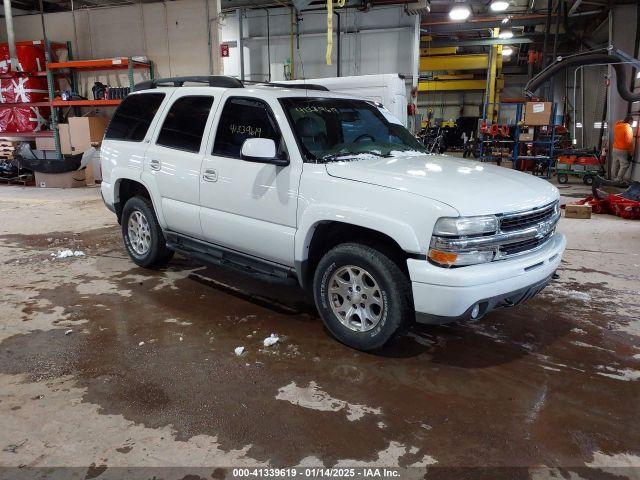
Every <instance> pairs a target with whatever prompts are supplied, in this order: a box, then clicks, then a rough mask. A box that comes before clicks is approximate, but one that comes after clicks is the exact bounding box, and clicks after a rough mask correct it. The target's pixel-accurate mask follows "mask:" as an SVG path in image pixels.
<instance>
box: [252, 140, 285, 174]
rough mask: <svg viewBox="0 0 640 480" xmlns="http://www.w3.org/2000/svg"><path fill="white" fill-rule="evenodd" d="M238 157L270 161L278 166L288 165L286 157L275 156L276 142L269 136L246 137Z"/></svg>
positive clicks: (253, 160) (262, 161)
mask: <svg viewBox="0 0 640 480" xmlns="http://www.w3.org/2000/svg"><path fill="white" fill-rule="evenodd" d="M240 157H241V158H242V160H246V161H247V162H257V163H270V164H272V165H277V166H278V167H285V166H287V165H289V160H288V159H286V158H277V157H276V142H274V141H273V140H271V139H270V138H247V139H246V140H245V141H244V143H243V144H242V149H241V150H240Z"/></svg>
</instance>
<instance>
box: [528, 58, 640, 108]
mask: <svg viewBox="0 0 640 480" xmlns="http://www.w3.org/2000/svg"><path fill="white" fill-rule="evenodd" d="M626 61H627V60H626V59H625V58H623V57H621V56H619V55H617V54H615V53H611V54H606V53H586V54H583V55H574V56H572V57H567V58H563V59H561V60H558V61H556V62H555V63H553V64H552V65H549V67H547V68H545V69H544V70H543V71H541V72H540V73H539V74H538V75H536V76H535V77H533V78H532V79H531V80H529V81H528V82H527V84H526V85H525V87H524V94H525V95H526V96H527V97H529V98H531V97H533V96H534V93H535V91H536V90H538V88H540V86H541V85H542V84H543V83H545V82H546V81H547V80H548V79H549V78H551V77H553V76H554V75H555V74H557V73H558V72H559V71H560V70H563V69H565V68H568V67H581V66H583V65H597V64H607V65H608V64H613V65H612V66H613V68H614V69H615V71H616V86H617V88H618V93H619V94H620V96H621V97H622V98H624V99H625V100H626V101H627V102H640V93H633V92H632V91H631V90H630V89H629V82H628V81H627V72H626V70H625V68H624V64H621V63H618V62H626Z"/></svg>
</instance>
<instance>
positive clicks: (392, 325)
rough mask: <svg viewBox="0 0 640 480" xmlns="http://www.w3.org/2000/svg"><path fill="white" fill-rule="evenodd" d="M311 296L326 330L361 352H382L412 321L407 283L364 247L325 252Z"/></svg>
mask: <svg viewBox="0 0 640 480" xmlns="http://www.w3.org/2000/svg"><path fill="white" fill-rule="evenodd" d="M313 290H314V297H315V302H316V306H317V308H318V311H319V313H320V316H321V317H322V320H323V321H324V324H325V325H326V327H327V329H328V330H329V331H330V332H331V333H332V334H333V336H334V337H336V338H337V339H338V340H339V341H340V342H342V343H344V344H346V345H348V346H350V347H353V348H356V349H358V350H374V349H376V348H380V347H382V346H383V345H384V344H385V343H387V342H388V341H389V340H391V339H392V338H394V337H396V336H398V335H400V334H402V333H404V332H405V331H406V329H407V327H408V326H409V325H410V323H411V321H412V320H413V318H414V314H413V309H412V301H411V283H410V282H409V279H408V278H407V276H406V275H405V274H404V273H403V272H402V270H400V268H399V267H398V265H397V264H396V263H395V262H394V261H393V260H392V259H391V258H389V257H388V256H387V255H385V254H384V253H382V252H381V251H379V250H377V249H375V248H372V247H369V246H366V245H362V244H358V243H345V244H342V245H338V246H337V247H335V248H333V249H331V250H330V251H329V252H327V253H326V254H325V256H324V257H323V258H322V259H321V260H320V263H319V264H318V267H317V269H316V272H315V275H314V282H313Z"/></svg>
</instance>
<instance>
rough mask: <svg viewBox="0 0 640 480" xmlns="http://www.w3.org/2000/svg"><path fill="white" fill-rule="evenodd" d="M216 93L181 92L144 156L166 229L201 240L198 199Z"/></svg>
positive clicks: (173, 100)
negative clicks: (201, 168) (204, 139)
mask: <svg viewBox="0 0 640 480" xmlns="http://www.w3.org/2000/svg"><path fill="white" fill-rule="evenodd" d="M214 101H215V99H214V97H213V94H195V93H193V89H189V90H188V91H180V90H178V91H177V92H176V93H175V95H174V96H173V97H172V98H171V103H170V105H168V106H167V108H165V110H164V112H163V115H164V116H163V118H161V120H160V124H159V127H158V128H157V129H156V133H155V136H154V138H152V140H151V145H150V146H149V148H148V149H147V152H146V156H145V171H147V172H149V174H150V175H151V177H152V181H153V183H154V184H155V186H156V188H157V191H158V192H159V194H160V197H161V203H162V211H163V214H164V219H165V222H166V224H167V228H168V229H169V230H171V231H174V232H178V233H182V234H184V235H189V236H192V237H196V238H201V236H202V229H201V227H200V215H199V199H200V181H199V177H200V167H201V166H202V160H203V158H204V144H205V143H206V141H205V142H203V138H206V135H204V133H205V132H207V131H208V129H209V128H210V126H209V125H210V121H211V120H212V117H213V115H212V113H211V112H212V111H213V110H214V108H213V107H214Z"/></svg>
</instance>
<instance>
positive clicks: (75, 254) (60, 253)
mask: <svg viewBox="0 0 640 480" xmlns="http://www.w3.org/2000/svg"><path fill="white" fill-rule="evenodd" d="M51 256H52V257H54V258H67V257H84V252H83V251H81V250H75V251H74V250H68V249H67V250H58V253H52V254H51Z"/></svg>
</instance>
